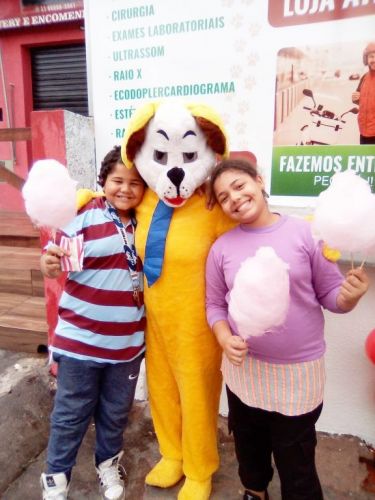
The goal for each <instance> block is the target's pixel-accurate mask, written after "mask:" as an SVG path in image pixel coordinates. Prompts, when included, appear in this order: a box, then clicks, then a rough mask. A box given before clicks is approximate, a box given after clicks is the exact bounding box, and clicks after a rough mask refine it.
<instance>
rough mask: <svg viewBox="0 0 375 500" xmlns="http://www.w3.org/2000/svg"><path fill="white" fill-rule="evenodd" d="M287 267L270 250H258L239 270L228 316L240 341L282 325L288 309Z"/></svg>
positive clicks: (231, 294) (268, 248)
mask: <svg viewBox="0 0 375 500" xmlns="http://www.w3.org/2000/svg"><path fill="white" fill-rule="evenodd" d="M288 269H289V265H288V264H287V263H286V262H284V261H283V260H282V259H280V257H278V256H277V255H276V253H275V251H274V249H273V248H271V247H260V248H259V249H258V251H257V252H256V254H255V256H254V257H249V258H247V259H246V260H245V261H244V262H243V263H242V264H241V267H240V268H239V270H238V272H237V274H236V276H235V278H234V284H233V288H232V291H231V293H230V300H229V314H230V315H231V317H232V318H233V320H234V322H235V323H236V326H237V329H238V333H239V334H240V336H241V337H242V338H243V339H245V340H246V339H247V338H248V337H250V336H258V335H262V334H263V333H265V332H267V331H269V330H270V329H272V328H273V327H276V326H279V325H281V324H282V323H283V322H284V320H285V318H286V314H287V312H288V307H289V273H288Z"/></svg>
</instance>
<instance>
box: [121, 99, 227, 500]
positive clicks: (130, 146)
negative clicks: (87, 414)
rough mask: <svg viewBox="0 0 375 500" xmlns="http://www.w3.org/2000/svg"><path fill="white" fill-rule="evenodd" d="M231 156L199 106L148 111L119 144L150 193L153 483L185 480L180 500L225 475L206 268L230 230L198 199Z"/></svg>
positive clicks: (140, 234)
mask: <svg viewBox="0 0 375 500" xmlns="http://www.w3.org/2000/svg"><path fill="white" fill-rule="evenodd" d="M227 154H228V149H227V140H226V136H225V132H224V128H223V125H222V123H221V120H220V118H219V116H217V115H216V113H215V112H214V110H213V109H212V108H209V107H208V106H205V105H202V104H199V105H183V104H181V103H176V102H174V103H171V102H166V103H162V104H160V105H158V104H153V103H148V104H146V105H144V106H143V107H141V108H140V109H138V110H137V112H136V113H135V114H134V115H133V117H132V120H131V121H130V123H129V126H128V128H127V131H126V135H125V137H124V141H123V144H122V157H123V161H124V163H125V165H126V166H127V167H128V168H132V166H133V165H136V167H137V169H138V170H139V172H140V174H141V176H142V177H143V179H144V180H145V181H146V183H147V185H148V187H149V189H147V190H146V193H145V196H144V198H143V201H142V203H141V204H140V206H139V207H137V214H136V215H137V221H138V223H137V230H136V246H137V250H138V253H139V255H140V257H141V259H142V261H143V263H144V273H145V276H146V279H147V283H145V292H144V293H145V304H146V311H147V313H146V314H147V336H146V343H147V349H146V373H147V384H148V388H149V400H150V408H151V414H152V419H153V423H154V427H155V431H156V435H157V438H158V441H159V446H160V452H161V455H162V458H161V460H160V462H158V464H156V466H155V467H154V468H153V469H152V470H151V472H150V473H149V474H148V475H147V477H146V483H147V484H149V485H153V486H159V487H162V488H167V487H170V486H173V485H174V484H176V483H177V482H178V481H179V480H180V479H181V478H182V477H183V476H186V480H185V483H184V485H183V487H182V488H181V490H180V492H179V495H178V499H179V500H206V499H208V498H209V496H210V492H211V476H212V474H213V473H214V472H215V471H216V470H217V468H218V466H219V456H218V450H217V414H218V407H219V398H220V391H221V374H220V362H221V352H220V349H219V346H218V344H217V342H216V339H215V337H214V335H213V333H212V332H211V331H210V329H209V327H208V325H207V322H206V315H205V283H204V281H205V263H206V257H207V254H208V251H209V248H210V246H211V245H212V243H213V242H214V241H215V239H216V238H217V237H218V236H219V235H220V234H221V233H223V232H224V231H225V230H227V229H229V227H231V226H232V225H233V224H232V223H231V222H230V221H229V219H226V218H225V217H224V215H223V214H222V212H221V210H220V209H219V208H218V207H217V206H215V207H214V208H213V209H212V210H208V209H207V208H206V200H205V197H204V196H201V195H199V194H196V190H197V188H199V187H200V186H202V185H203V184H204V182H205V180H206V179H207V178H208V176H209V175H210V172H211V171H212V169H213V167H214V165H215V163H216V159H217V156H220V157H223V158H224V157H226V156H227Z"/></svg>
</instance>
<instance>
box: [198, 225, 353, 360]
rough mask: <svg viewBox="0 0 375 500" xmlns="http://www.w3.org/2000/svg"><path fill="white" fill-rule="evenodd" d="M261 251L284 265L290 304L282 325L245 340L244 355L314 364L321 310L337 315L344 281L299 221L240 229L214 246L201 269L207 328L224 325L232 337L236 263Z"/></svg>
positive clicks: (321, 344)
mask: <svg viewBox="0 0 375 500" xmlns="http://www.w3.org/2000/svg"><path fill="white" fill-rule="evenodd" d="M262 246H270V247H272V248H273V249H274V250H275V252H276V254H277V255H278V256H279V257H280V258H281V259H283V260H284V261H285V262H286V263H288V264H289V279H290V304H289V309H288V313H287V317H286V320H285V322H284V324H283V325H281V326H280V327H277V328H274V329H272V332H267V333H266V334H264V335H261V336H259V337H250V338H249V340H248V345H249V354H250V355H251V356H253V357H255V358H257V359H260V360H264V361H268V362H271V363H300V362H303V361H311V360H315V359H319V358H320V357H321V356H322V355H323V354H324V352H325V341H324V316H323V311H322V307H323V308H325V309H328V310H329V311H332V312H342V311H341V310H340V309H339V308H338V306H337V303H336V299H337V295H338V293H339V290H340V286H341V284H342V282H343V280H344V277H343V275H342V274H341V272H340V270H339V268H338V266H337V265H336V264H334V263H333V262H330V261H328V260H327V259H326V258H325V257H324V256H323V254H322V244H321V242H320V243H318V242H316V241H315V240H314V239H313V237H312V234H311V229H310V223H308V222H307V221H305V220H302V219H297V218H295V217H288V216H280V218H279V220H278V221H277V222H276V223H275V224H273V225H271V226H267V227H263V228H256V229H252V228H248V227H245V226H241V225H240V226H237V227H236V228H234V229H232V230H230V231H228V232H227V233H225V234H223V235H222V236H221V237H220V238H218V239H217V240H216V242H215V243H214V244H213V245H212V247H211V250H210V253H209V255H208V259H207V265H206V308H207V320H208V323H209V325H210V326H211V327H212V326H213V325H214V323H216V322H217V321H220V320H228V322H229V324H230V327H231V330H232V332H233V333H234V334H237V329H236V325H235V323H234V321H233V320H232V318H231V317H230V315H229V313H228V301H229V294H230V291H231V289H232V287H233V282H234V277H235V275H236V273H237V271H238V269H239V267H240V265H241V263H242V262H243V261H244V260H245V259H246V258H247V257H252V256H254V255H255V253H256V251H257V250H258V248H259V247H262ZM270 286H272V283H270ZM249 300H251V297H249Z"/></svg>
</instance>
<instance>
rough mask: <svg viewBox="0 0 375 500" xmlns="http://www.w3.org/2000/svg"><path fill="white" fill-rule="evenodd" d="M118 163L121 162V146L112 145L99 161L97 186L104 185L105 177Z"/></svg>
mask: <svg viewBox="0 0 375 500" xmlns="http://www.w3.org/2000/svg"><path fill="white" fill-rule="evenodd" d="M118 163H122V164H124V163H123V161H122V159H121V146H113V148H112V149H111V151H109V152H108V153H107V154H106V155H105V157H104V158H103V161H102V163H101V167H100V172H99V176H98V184H99V186H102V187H103V186H104V184H105V181H106V180H107V177H108V176H109V174H110V173H111V172H112V170H113V169H114V168H115V166H116V165H117V164H118Z"/></svg>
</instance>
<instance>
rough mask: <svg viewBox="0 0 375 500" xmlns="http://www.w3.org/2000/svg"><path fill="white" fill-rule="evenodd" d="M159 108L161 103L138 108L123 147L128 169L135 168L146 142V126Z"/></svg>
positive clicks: (126, 133)
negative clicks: (135, 161) (134, 163)
mask: <svg viewBox="0 0 375 500" xmlns="http://www.w3.org/2000/svg"><path fill="white" fill-rule="evenodd" d="M158 107H159V103H156V102H148V103H147V104H144V105H143V106H141V107H140V108H138V109H137V110H136V112H135V113H134V115H133V116H132V117H131V119H130V121H129V123H128V126H127V128H126V131H125V135H124V138H123V140H122V145H121V158H122V161H123V162H124V165H125V166H126V167H127V168H132V167H133V160H134V158H135V155H136V154H137V152H138V151H139V149H140V148H141V146H142V144H143V142H144V140H145V136H146V126H147V124H148V122H149V121H150V120H151V118H153V116H154V115H155V112H156V110H157V109H158Z"/></svg>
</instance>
